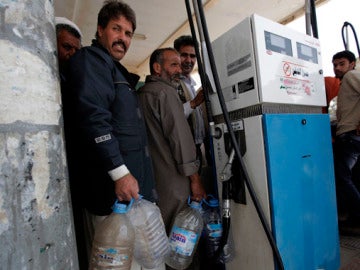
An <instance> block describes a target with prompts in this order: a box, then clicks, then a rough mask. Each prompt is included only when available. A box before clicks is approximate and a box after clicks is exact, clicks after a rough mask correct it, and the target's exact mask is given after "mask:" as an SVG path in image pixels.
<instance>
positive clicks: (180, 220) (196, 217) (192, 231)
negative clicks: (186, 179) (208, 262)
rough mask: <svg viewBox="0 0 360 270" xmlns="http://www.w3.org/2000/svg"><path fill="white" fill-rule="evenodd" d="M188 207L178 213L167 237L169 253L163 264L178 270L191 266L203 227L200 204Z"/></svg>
mask: <svg viewBox="0 0 360 270" xmlns="http://www.w3.org/2000/svg"><path fill="white" fill-rule="evenodd" d="M188 204H189V203H188ZM189 206H190V207H186V208H185V209H183V210H182V211H180V212H179V213H178V215H177V216H176V218H175V222H174V225H173V227H172V229H171V232H170V235H169V243H170V252H169V254H168V256H167V257H166V260H165V262H166V264H167V265H169V266H170V267H172V268H174V269H178V270H182V269H185V268H187V267H188V266H189V265H190V264H191V262H192V259H193V256H194V253H195V251H196V248H197V244H198V243H199V239H200V235H201V231H202V229H203V225H204V223H203V218H202V216H201V214H200V210H201V204H200V203H198V202H195V201H193V202H191V204H189Z"/></svg>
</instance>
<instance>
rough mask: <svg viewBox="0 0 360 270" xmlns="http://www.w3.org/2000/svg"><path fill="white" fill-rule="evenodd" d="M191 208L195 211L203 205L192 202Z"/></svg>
mask: <svg viewBox="0 0 360 270" xmlns="http://www.w3.org/2000/svg"><path fill="white" fill-rule="evenodd" d="M190 207H191V208H194V209H201V203H199V202H197V201H192V202H191V204H190Z"/></svg>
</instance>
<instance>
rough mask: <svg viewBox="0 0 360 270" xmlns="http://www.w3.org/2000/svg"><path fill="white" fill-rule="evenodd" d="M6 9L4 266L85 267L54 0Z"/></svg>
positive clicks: (0, 177) (1, 92)
mask: <svg viewBox="0 0 360 270" xmlns="http://www.w3.org/2000/svg"><path fill="white" fill-rule="evenodd" d="M0 11H1V25H0V52H1V53H0V263H1V265H0V269H47V270H48V269H78V268H79V267H78V259H77V251H76V242H75V235H74V225H73V219H72V209H71V202H70V195H69V194H70V192H69V183H68V177H67V167H66V159H65V150H64V140H63V127H62V120H61V119H62V111H61V104H60V103H61V98H60V84H59V76H58V67H57V58H56V54H55V51H56V38H55V27H54V8H53V1H51V0H36V1H33V0H1V3H0Z"/></svg>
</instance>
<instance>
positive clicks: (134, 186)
mask: <svg viewBox="0 0 360 270" xmlns="http://www.w3.org/2000/svg"><path fill="white" fill-rule="evenodd" d="M115 194H116V197H117V198H118V200H119V201H130V200H131V198H134V199H138V198H139V185H138V182H137V180H136V179H135V177H134V176H132V174H130V173H129V174H127V175H125V176H123V177H121V178H120V179H118V180H116V181H115Z"/></svg>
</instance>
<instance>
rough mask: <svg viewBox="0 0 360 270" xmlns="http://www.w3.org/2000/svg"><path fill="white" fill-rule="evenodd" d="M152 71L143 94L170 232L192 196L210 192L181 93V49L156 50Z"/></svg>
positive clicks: (156, 173)
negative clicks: (199, 172)
mask: <svg viewBox="0 0 360 270" xmlns="http://www.w3.org/2000/svg"><path fill="white" fill-rule="evenodd" d="M150 73H151V75H149V76H147V77H146V81H145V85H144V86H143V87H142V88H141V89H139V95H140V102H141V105H142V108H143V112H144V117H145V122H146V126H147V131H148V136H149V148H150V153H151V156H152V158H153V161H154V162H153V164H154V174H155V182H156V188H157V191H158V192H159V207H160V210H161V213H162V216H163V218H164V223H165V227H166V230H167V232H168V233H169V232H170V230H171V225H172V222H173V221H174V218H175V216H176V214H177V213H178V212H179V211H180V210H181V208H182V207H183V206H184V205H185V204H186V202H187V199H188V197H189V196H190V195H191V196H192V199H193V200H197V201H199V200H201V199H202V198H204V197H205V196H206V194H205V190H204V188H203V185H202V182H201V179H200V176H199V174H198V168H199V161H198V160H197V158H196V149H195V144H194V141H193V137H192V134H191V131H190V127H189V125H188V123H187V121H186V119H185V116H184V110H183V105H182V103H181V101H180V99H179V96H178V94H177V86H178V84H179V81H180V74H181V67H180V56H179V54H178V52H177V51H176V50H175V49H173V48H163V49H157V50H155V51H154V52H153V53H152V55H151V57H150Z"/></svg>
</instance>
